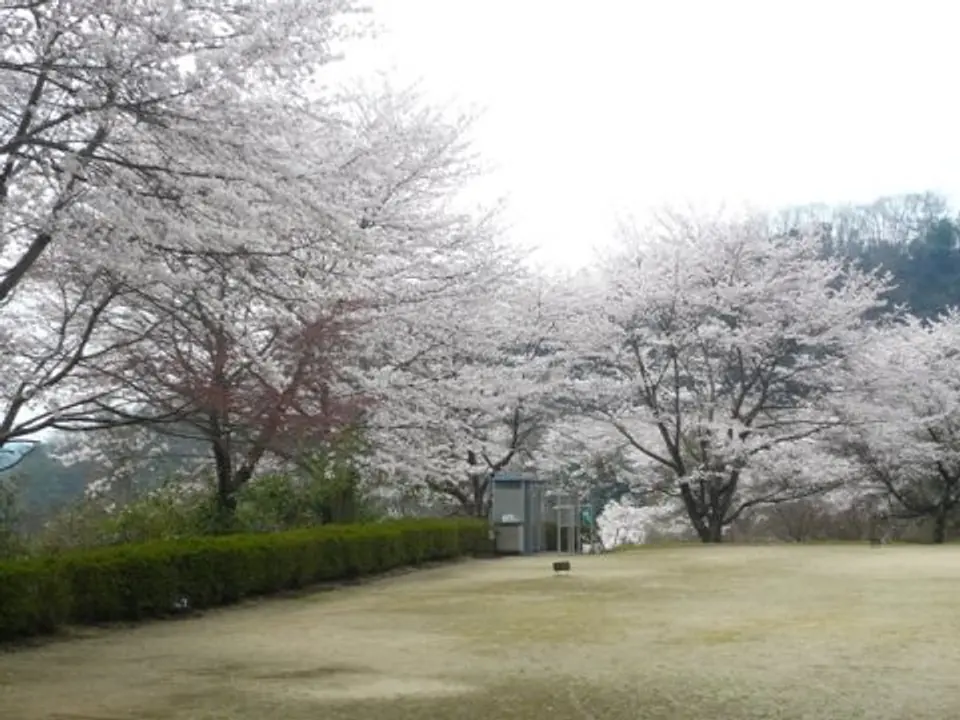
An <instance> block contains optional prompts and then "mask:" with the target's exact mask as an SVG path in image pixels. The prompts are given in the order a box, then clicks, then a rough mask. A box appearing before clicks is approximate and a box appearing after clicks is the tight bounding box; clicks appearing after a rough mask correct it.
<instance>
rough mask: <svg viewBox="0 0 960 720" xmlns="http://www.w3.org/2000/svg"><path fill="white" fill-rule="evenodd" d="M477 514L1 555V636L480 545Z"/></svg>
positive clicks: (209, 600)
mask: <svg viewBox="0 0 960 720" xmlns="http://www.w3.org/2000/svg"><path fill="white" fill-rule="evenodd" d="M486 535H487V528H486V524H485V523H484V522H483V521H480V520H441V519H427V520H398V521H390V522H384V523H374V524H367V525H326V526H322V527H320V528H315V529H306V530H294V531H290V532H283V533H271V534H256V535H228V536H221V537H204V538H187V539H182V540H163V541H155V542H146V543H138V544H128V545H116V546H111V547H100V548H93V549H85V550H72V551H67V552H63V553H60V554H58V555H51V556H48V557H46V558H35V559H30V560H12V561H8V562H3V563H0V640H8V639H12V638H17V637H24V636H29V635H37V634H41V633H48V632H52V631H54V630H55V629H56V628H57V627H59V626H61V625H64V624H71V623H72V624H84V623H98V622H110V621H119V620H127V621H129V620H140V619H143V618H148V617H160V616H163V615H166V614H169V613H170V612H171V611H172V610H173V609H174V607H175V603H177V602H178V601H179V600H180V599H181V598H185V599H186V600H187V602H188V603H189V605H190V607H192V608H205V607H211V606H216V605H226V604H229V603H233V602H236V601H238V600H240V599H242V598H244V597H249V596H252V595H263V594H268V593H273V592H278V591H282V590H288V589H295V588H301V587H304V586H307V585H310V584H312V583H318V582H324V581H331V580H340V579H348V578H355V577H360V576H364V575H371V574H375V573H380V572H384V571H386V570H391V569H393V568H396V567H400V566H404V565H417V564H420V563H422V562H425V561H430V560H442V559H450V558H454V557H458V556H462V555H468V554H473V553H475V552H476V551H477V550H478V549H479V548H480V546H481V544H482V542H483V541H484V539H485V538H486Z"/></svg>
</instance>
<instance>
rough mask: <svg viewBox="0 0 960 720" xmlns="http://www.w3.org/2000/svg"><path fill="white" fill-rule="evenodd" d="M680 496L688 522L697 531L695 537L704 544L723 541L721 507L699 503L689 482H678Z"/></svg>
mask: <svg viewBox="0 0 960 720" xmlns="http://www.w3.org/2000/svg"><path fill="white" fill-rule="evenodd" d="M680 496H681V497H682V498H683V505H684V507H685V508H686V510H687V517H689V518H690V524H691V525H693V529H694V530H696V532H697V537H698V538H700V542H702V543H704V544H716V543H721V542H723V513H722V512H720V511H721V510H722V508H715V507H711V506H710V505H706V504H704V503H700V502H699V501H698V500H697V498H696V496H695V495H694V493H693V490H692V489H691V488H690V483H687V482H683V483H680Z"/></svg>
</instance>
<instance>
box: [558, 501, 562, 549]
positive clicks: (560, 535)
mask: <svg viewBox="0 0 960 720" xmlns="http://www.w3.org/2000/svg"><path fill="white" fill-rule="evenodd" d="M561 512H563V511H562V510H561V504H560V500H559V499H558V500H557V555H560V554H562V553H563V546H562V545H561V542H562V541H563V535H562V534H561V532H560V527H561V525H560V523H561V522H562V520H563V519H562V518H561V516H560V513H561Z"/></svg>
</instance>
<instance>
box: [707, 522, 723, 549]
mask: <svg viewBox="0 0 960 720" xmlns="http://www.w3.org/2000/svg"><path fill="white" fill-rule="evenodd" d="M707 531H708V539H707V540H704V542H706V543H722V542H723V518H722V517H712V518H710V524H709V525H708V527H707Z"/></svg>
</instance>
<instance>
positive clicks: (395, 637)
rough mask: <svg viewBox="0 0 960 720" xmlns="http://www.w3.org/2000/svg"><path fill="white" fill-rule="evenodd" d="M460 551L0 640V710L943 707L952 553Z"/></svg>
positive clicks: (149, 716)
mask: <svg viewBox="0 0 960 720" xmlns="http://www.w3.org/2000/svg"><path fill="white" fill-rule="evenodd" d="M553 559H554V556H549V555H548V556H541V557H536V558H519V559H511V560H500V561H484V562H470V563H464V564H461V565H456V566H451V567H446V568H441V569H437V570H430V571H425V572H422V573H415V574H411V575H406V576H402V577H397V578H391V579H386V580H382V581H377V582H374V583H371V584H369V585H367V586H361V587H351V588H346V589H343V590H340V591H337V592H332V593H322V594H316V595H312V596H306V597H301V598H297V599H286V600H270V601H262V602H258V603H255V604H251V605H248V606H244V607H240V608H234V609H226V610H222V611H216V612H212V613H208V614H207V615H206V616H205V617H202V618H197V619H192V620H186V621H182V622H161V623H153V624H148V625H145V626H142V627H139V628H134V629H129V630H107V631H86V632H85V634H86V635H87V637H86V638H84V639H80V640H72V641H66V642H53V643H50V644H47V645H45V646H43V647H39V648H34V649H27V650H20V651H16V652H10V653H4V654H0V717H3V718H4V720H40V719H41V718H61V719H62V720H65V719H66V718H73V719H74V720H80V719H86V720H94V719H96V720H135V719H137V720H139V719H141V718H142V719H143V720H188V719H189V720H194V719H203V718H210V719H214V718H216V719H223V720H261V719H262V718H282V719H285V720H301V719H303V720H306V719H307V718H311V719H312V718H320V717H322V718H325V719H332V720H337V719H339V720H368V719H369V718H375V719H376V720H407V719H408V718H409V719H410V720H413V719H414V718H416V719H417V720H423V719H428V718H437V720H446V719H447V718H449V719H451V720H457V719H459V720H479V719H480V718H483V719H484V720H488V719H489V718H501V717H503V718H531V719H538V718H551V719H553V718H556V719H557V720H565V719H571V720H573V719H578V720H583V719H587V720H594V719H596V720H601V719H603V720H644V719H649V720H660V719H663V720H687V719H688V718H689V719H691V720H692V719H693V718H703V717H710V718H715V719H717V720H725V719H729V720H751V719H758V720H759V719H764V718H778V719H781V720H794V719H796V720H799V719H801V718H824V719H830V718H836V719H837V720H841V719H842V720H853V719H856V718H864V719H867V718H869V719H870V720H893V719H894V718H910V719H911V720H925V719H927V718H929V719H933V718H936V719H937V720H942V719H943V718H948V717H953V716H955V715H956V713H957V708H960V682H957V678H958V677H960V644H958V643H957V642H956V638H957V637H960V612H957V607H958V596H960V594H958V590H960V548H956V547H944V548H930V547H908V546H895V547H885V548H881V549H872V548H869V547H868V546H866V545H847V546H840V545H836V546H834V545H830V546H815V547H803V546H799V547H798V546H763V547H759V546H758V547H716V548H707V547H682V548H661V549H658V550H656V551H649V552H636V553H631V552H625V553H617V554H612V555H606V556H590V557H575V558H572V563H573V572H572V573H571V574H570V575H569V576H555V575H554V574H553V572H552V570H551V568H550V564H551V562H552V560H553Z"/></svg>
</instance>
